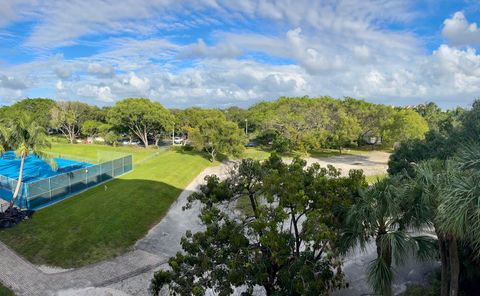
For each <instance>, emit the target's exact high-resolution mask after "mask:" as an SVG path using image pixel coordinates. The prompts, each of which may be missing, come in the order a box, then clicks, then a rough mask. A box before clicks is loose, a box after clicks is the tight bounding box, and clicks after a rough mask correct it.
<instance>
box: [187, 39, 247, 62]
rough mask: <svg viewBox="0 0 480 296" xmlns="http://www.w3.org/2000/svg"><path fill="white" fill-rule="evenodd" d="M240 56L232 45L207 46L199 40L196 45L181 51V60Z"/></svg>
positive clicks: (238, 51)
mask: <svg viewBox="0 0 480 296" xmlns="http://www.w3.org/2000/svg"><path fill="white" fill-rule="evenodd" d="M239 54H240V50H239V49H238V48H236V47H235V46H233V45H232V44H227V43H222V44H220V45H219V46H211V47H209V46H207V45H206V44H205V41H203V39H198V41H197V42H196V43H194V44H191V45H189V46H187V47H186V48H185V49H183V50H182V51H180V54H179V58H186V59H188V58H218V59H226V58H234V57H236V56H238V55H239Z"/></svg>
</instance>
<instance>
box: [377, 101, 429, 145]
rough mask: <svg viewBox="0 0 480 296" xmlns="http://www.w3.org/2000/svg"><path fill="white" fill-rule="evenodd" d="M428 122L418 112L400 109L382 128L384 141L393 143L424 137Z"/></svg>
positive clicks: (388, 143)
mask: <svg viewBox="0 0 480 296" xmlns="http://www.w3.org/2000/svg"><path fill="white" fill-rule="evenodd" d="M427 132H428V123H427V121H426V120H425V119H423V118H422V117H421V116H420V115H419V114H418V113H417V112H415V111H413V110H409V109H400V110H399V111H397V112H395V114H394V115H393V117H392V118H391V120H389V121H388V122H386V123H385V124H384V126H383V128H382V142H383V143H384V144H386V145H393V144H395V143H398V142H402V141H407V140H410V139H424V138H425V134H426V133H427Z"/></svg>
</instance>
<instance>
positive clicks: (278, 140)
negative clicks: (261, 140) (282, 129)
mask: <svg viewBox="0 0 480 296" xmlns="http://www.w3.org/2000/svg"><path fill="white" fill-rule="evenodd" d="M291 147H292V143H291V142H290V140H289V139H288V138H286V137H284V136H283V135H277V136H276V137H275V138H274V139H273V141H272V149H273V150H274V151H275V152H277V153H286V152H289V151H290V150H291Z"/></svg>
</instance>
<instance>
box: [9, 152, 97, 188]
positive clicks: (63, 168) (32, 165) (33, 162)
mask: <svg viewBox="0 0 480 296" xmlns="http://www.w3.org/2000/svg"><path fill="white" fill-rule="evenodd" d="M54 160H55V163H56V164H57V169H56V170H53V169H52V167H51V166H50V165H49V164H48V163H47V162H45V161H44V160H42V159H39V158H38V157H36V156H33V155H30V156H28V157H27V158H26V159H25V165H24V168H23V180H22V182H23V183H30V182H34V181H38V180H41V179H45V178H49V177H53V176H56V175H60V174H63V173H68V172H71V171H74V170H77V169H81V168H84V167H89V166H91V165H92V164H89V163H85V162H78V161H75V160H69V159H63V158H54ZM19 170H20V158H17V157H16V156H15V152H13V151H8V152H5V154H4V155H3V156H2V157H0V175H3V176H5V177H8V178H11V179H15V180H18V173H19Z"/></svg>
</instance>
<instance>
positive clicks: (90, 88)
mask: <svg viewBox="0 0 480 296" xmlns="http://www.w3.org/2000/svg"><path fill="white" fill-rule="evenodd" d="M77 95H79V96H80V97H82V96H83V97H89V98H93V99H95V100H98V101H100V102H107V103H108V102H113V96H112V92H111V90H110V87H109V86H97V85H89V84H87V85H84V86H82V87H80V88H79V89H77Z"/></svg>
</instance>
